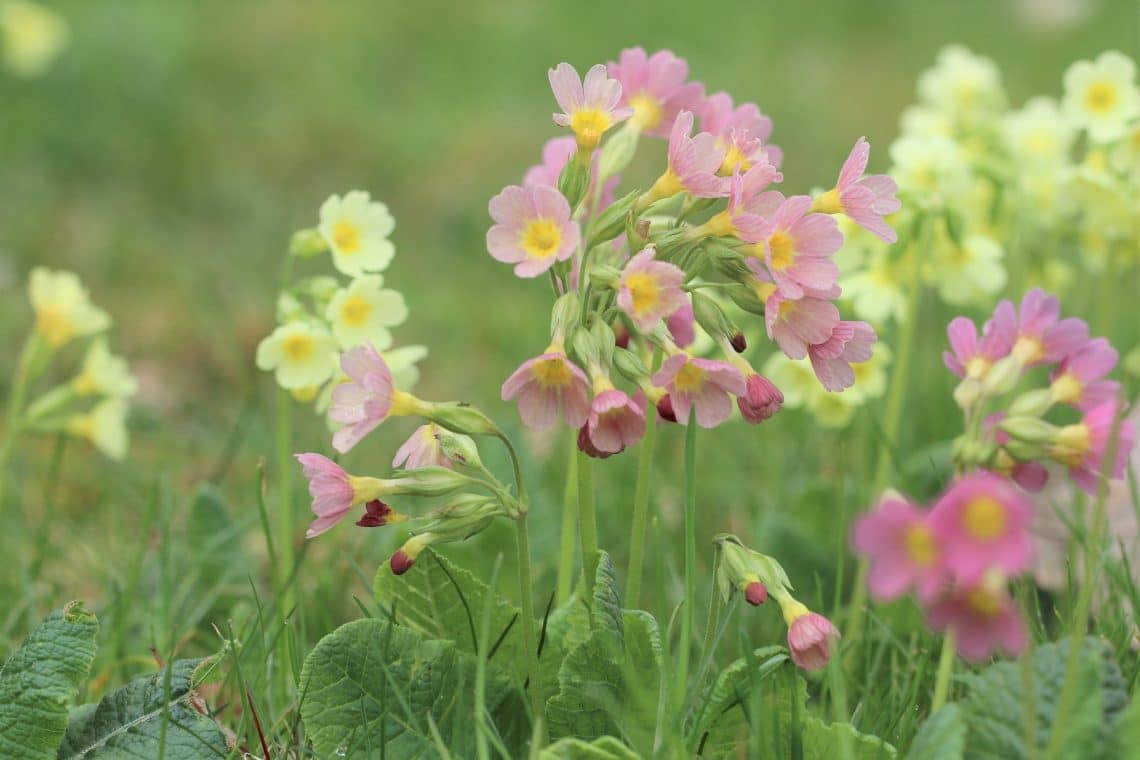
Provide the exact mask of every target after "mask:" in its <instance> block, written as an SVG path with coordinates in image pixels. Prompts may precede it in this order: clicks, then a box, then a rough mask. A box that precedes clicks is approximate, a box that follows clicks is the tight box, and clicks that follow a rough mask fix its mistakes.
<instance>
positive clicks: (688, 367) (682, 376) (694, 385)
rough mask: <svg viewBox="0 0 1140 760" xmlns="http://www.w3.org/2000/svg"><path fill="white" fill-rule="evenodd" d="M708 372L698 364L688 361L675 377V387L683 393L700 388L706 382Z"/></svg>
mask: <svg viewBox="0 0 1140 760" xmlns="http://www.w3.org/2000/svg"><path fill="white" fill-rule="evenodd" d="M707 374H708V373H707V372H705V371H704V370H703V369H701V368H700V367H698V366H697V365H695V364H693V363H692V362H687V363H686V364H685V366H684V367H681V371H680V372H678V373H677V376H676V377H675V378H673V387H675V388H676V389H677V390H679V391H681V392H683V393H688V392H689V391H695V390H699V389H700V388H701V386H703V385H704V384H705V375H707Z"/></svg>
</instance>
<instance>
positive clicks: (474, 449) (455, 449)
mask: <svg viewBox="0 0 1140 760" xmlns="http://www.w3.org/2000/svg"><path fill="white" fill-rule="evenodd" d="M435 439H436V440H437V441H439V450H440V452H441V453H442V454H443V455H444V456H445V457H447V458H448V459H449V460H451V461H452V462H455V463H456V464H460V465H463V466H465V467H472V468H474V469H479V468H480V467H482V466H483V460H482V459H481V458H480V457H479V447H478V446H477V445H476V444H475V441H473V440H471V438H470V437H469V436H466V435H463V434H461V433H453V432H451V431H450V430H444V429H443V428H438V427H437V428H436V431H435Z"/></svg>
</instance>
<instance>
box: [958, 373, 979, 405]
mask: <svg viewBox="0 0 1140 760" xmlns="http://www.w3.org/2000/svg"><path fill="white" fill-rule="evenodd" d="M981 398H982V381H981V380H978V379H977V378H973V377H965V378H963V379H962V382H960V383H958V385H957V387H955V388H954V403H955V404H957V405H958V408H959V409H972V408H973V407H974V405H975V404H977V403H978V401H979V400H981Z"/></svg>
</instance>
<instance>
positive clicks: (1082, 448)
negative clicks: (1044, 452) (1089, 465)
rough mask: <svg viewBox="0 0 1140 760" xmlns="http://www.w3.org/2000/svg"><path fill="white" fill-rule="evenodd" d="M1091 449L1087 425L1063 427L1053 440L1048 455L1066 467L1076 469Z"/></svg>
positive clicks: (1090, 437) (1078, 424)
mask: <svg viewBox="0 0 1140 760" xmlns="http://www.w3.org/2000/svg"><path fill="white" fill-rule="evenodd" d="M1091 448H1092V431H1091V430H1090V429H1089V426H1088V425H1085V424H1084V423H1077V424H1076V425H1065V426H1064V427H1063V428H1061V429H1060V431H1058V432H1057V435H1056V436H1055V437H1054V438H1053V445H1052V446H1051V447H1050V448H1049V454H1050V456H1052V457H1053V458H1054V459H1056V460H1057V461H1058V462H1060V463H1061V464H1063V465H1065V466H1067V467H1078V466H1079V465H1080V464H1081V462H1083V461H1084V458H1085V455H1087V454H1088V453H1089V450H1090V449H1091Z"/></svg>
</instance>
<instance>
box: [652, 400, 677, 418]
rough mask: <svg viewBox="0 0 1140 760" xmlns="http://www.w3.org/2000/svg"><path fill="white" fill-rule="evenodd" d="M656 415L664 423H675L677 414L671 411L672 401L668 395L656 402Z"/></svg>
mask: <svg viewBox="0 0 1140 760" xmlns="http://www.w3.org/2000/svg"><path fill="white" fill-rule="evenodd" d="M657 415H658V416H659V417H661V419H663V420H665V421H666V422H676V421H677V413H676V412H675V411H673V399H671V398H669V394H668V393H666V394H665V395H664V396H662V397H661V400H660V401H658V402H657Z"/></svg>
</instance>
